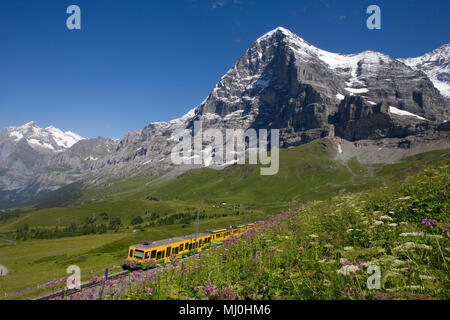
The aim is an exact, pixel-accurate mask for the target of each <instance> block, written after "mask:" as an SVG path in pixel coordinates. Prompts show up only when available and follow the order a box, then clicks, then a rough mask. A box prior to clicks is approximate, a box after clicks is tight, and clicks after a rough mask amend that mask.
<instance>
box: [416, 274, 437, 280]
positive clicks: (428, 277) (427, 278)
mask: <svg viewBox="0 0 450 320" xmlns="http://www.w3.org/2000/svg"><path fill="white" fill-rule="evenodd" d="M419 278H420V279H422V280H434V279H435V277H432V276H426V275H423V274H421V275H420V276H419Z"/></svg>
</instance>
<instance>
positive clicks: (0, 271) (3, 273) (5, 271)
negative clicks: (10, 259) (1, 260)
mask: <svg viewBox="0 0 450 320" xmlns="http://www.w3.org/2000/svg"><path fill="white" fill-rule="evenodd" d="M7 274H8V269H7V268H6V267H5V266H2V265H1V264H0V276H6V275H7Z"/></svg>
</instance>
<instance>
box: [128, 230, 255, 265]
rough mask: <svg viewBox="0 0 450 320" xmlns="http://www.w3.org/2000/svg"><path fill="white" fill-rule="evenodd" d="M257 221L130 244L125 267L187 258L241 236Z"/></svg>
mask: <svg viewBox="0 0 450 320" xmlns="http://www.w3.org/2000/svg"><path fill="white" fill-rule="evenodd" d="M255 224H257V223H246V224H241V225H236V226H231V227H229V228H215V229H210V230H207V231H206V232H203V233H199V234H197V242H196V236H195V234H190V235H187V236H181V237H175V238H170V239H163V240H157V241H153V242H144V243H141V244H137V245H133V246H130V247H129V249H128V257H127V260H126V261H127V262H128V263H126V264H124V265H123V268H124V269H130V268H131V269H144V270H145V269H148V268H152V267H154V266H155V265H156V264H157V263H165V262H169V261H170V257H171V256H173V257H176V258H186V257H188V256H191V255H193V254H195V251H197V252H199V251H203V250H206V249H208V248H209V247H210V246H211V245H212V244H215V243H220V242H222V241H223V240H226V239H228V238H230V237H231V236H232V235H233V236H240V235H242V234H243V233H244V232H245V231H246V230H250V229H251V228H253V227H255Z"/></svg>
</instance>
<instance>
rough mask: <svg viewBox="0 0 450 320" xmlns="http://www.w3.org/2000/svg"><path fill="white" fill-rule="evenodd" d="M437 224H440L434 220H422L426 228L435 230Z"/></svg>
mask: <svg viewBox="0 0 450 320" xmlns="http://www.w3.org/2000/svg"><path fill="white" fill-rule="evenodd" d="M437 223H438V222H437V221H436V220H434V219H429V218H426V219H423V220H422V224H423V225H424V226H425V227H427V228H430V229H433V227H434V226H435V225H436V224H437Z"/></svg>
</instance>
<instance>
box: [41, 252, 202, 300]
mask: <svg viewBox="0 0 450 320" xmlns="http://www.w3.org/2000/svg"><path fill="white" fill-rule="evenodd" d="M201 253H202V251H200V252H198V253H196V254H194V255H192V256H190V257H186V258H184V259H183V260H187V259H192V258H195V257H200V256H201ZM164 267H165V265H159V264H158V265H157V267H156V268H153V269H148V270H145V271H143V272H145V273H151V272H155V271H156V270H158V269H159V268H164ZM129 273H131V271H130V270H124V271H121V272H117V273H113V274H111V275H109V276H108V280H115V279H117V278H119V277H121V276H125V275H127V274H129ZM103 285H104V283H103V282H92V281H85V282H83V283H81V285H80V289H71V290H59V291H55V292H52V293H50V294H46V295H43V296H39V297H37V298H34V299H33V300H51V299H55V298H68V297H70V296H72V295H74V294H77V293H80V292H82V291H83V290H86V289H92V288H95V287H102V286H103Z"/></svg>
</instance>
